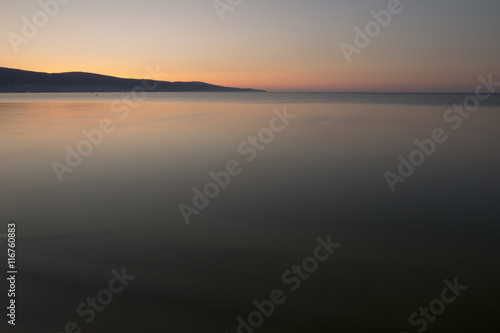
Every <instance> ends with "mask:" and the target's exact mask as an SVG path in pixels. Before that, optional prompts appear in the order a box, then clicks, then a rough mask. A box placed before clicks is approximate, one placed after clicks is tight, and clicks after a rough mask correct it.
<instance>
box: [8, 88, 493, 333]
mask: <svg viewBox="0 0 500 333" xmlns="http://www.w3.org/2000/svg"><path fill="white" fill-rule="evenodd" d="M124 96H125V97H124ZM127 96H128V95H127V94H125V95H122V94H111V93H109V94H101V93H99V94H2V95H0V156H1V157H2V163H0V184H1V188H0V202H1V206H0V207H1V209H0V221H1V222H2V223H1V225H3V226H5V225H6V224H7V223H8V222H9V221H12V220H15V221H16V222H17V258H18V266H19V271H20V274H19V276H18V279H19V281H18V293H17V303H18V307H17V313H18V320H19V326H18V327H16V329H17V332H34V331H47V332H62V331H64V327H65V325H66V323H67V322H69V321H74V322H76V323H77V324H78V325H79V327H80V328H81V329H82V331H83V332H95V333H101V332H132V331H137V332H138V331H148V330H161V331H176V332H237V327H238V321H237V318H238V317H242V318H244V319H246V320H247V318H248V315H249V314H250V313H251V312H253V311H256V307H255V305H254V304H252V303H253V302H254V300H257V301H259V302H261V301H264V300H266V299H270V294H271V292H272V291H273V290H276V289H279V290H281V291H283V295H284V297H285V298H286V301H284V302H283V303H282V304H279V305H276V306H275V309H274V311H273V314H272V315H271V316H269V318H267V317H266V318H264V319H263V323H262V325H260V326H259V327H258V329H256V332H257V331H258V332H332V331H338V332H390V331H392V332H401V331H408V332H416V328H419V327H420V326H413V327H412V326H411V325H410V323H409V322H408V318H409V316H410V315H411V314H412V313H413V312H415V311H418V309H419V308H420V307H427V306H428V305H429V302H431V301H432V300H434V299H436V298H439V297H440V296H441V291H442V289H443V288H444V287H445V286H446V285H445V284H444V283H443V281H444V280H449V281H453V279H454V278H455V277H458V281H459V282H460V284H463V285H467V286H468V288H467V290H465V291H463V293H462V294H461V295H460V296H458V297H457V299H456V301H454V302H453V303H452V304H446V309H445V310H444V312H443V313H442V314H440V315H438V316H437V317H438V319H437V320H436V321H435V322H432V323H429V324H428V325H429V327H428V332H445V331H447V332H448V331H449V332H451V331H453V332H472V331H478V330H480V329H481V327H492V325H493V322H494V320H496V319H495V318H496V313H495V304H496V302H497V300H498V297H499V295H500V290H499V288H498V286H497V285H498V284H497V281H498V279H499V278H500V271H499V270H498V268H497V262H498V260H497V254H498V253H499V250H500V245H499V242H498V236H499V235H500V227H499V225H498V216H499V214H498V213H499V206H498V200H499V194H498V189H499V185H500V176H499V174H498V170H499V167H500V154H499V152H498V148H497V143H498V142H500V131H498V124H499V121H500V97H499V96H498V95H491V96H489V98H488V100H487V101H484V102H482V104H481V106H480V108H479V109H478V110H477V111H475V112H473V113H470V114H469V116H468V117H466V118H464V117H461V118H460V119H461V120H460V126H457V128H456V129H454V128H453V127H454V125H455V126H456V125H458V122H459V120H458V119H456V118H454V120H453V121H452V120H450V118H447V119H448V120H446V119H445V118H443V115H444V114H445V113H446V112H447V110H448V109H449V108H450V107H451V106H453V104H460V103H462V102H463V101H464V99H465V98H466V97H467V96H468V95H467V94H327V93H321V94H311V93H301V94H296V93H295V94H294V93H264V94H260V93H241V94H240V93H237V94H225V93H219V94H204V93H149V94H148V95H147V96H146V98H145V99H144V100H143V101H140V102H138V103H134V102H133V101H131V100H130V99H127V98H126V97H127ZM286 113H288V114H290V115H294V116H296V117H295V118H293V119H292V117H290V118H289V120H288V121H283V120H282V118H279V117H278V118H279V122H278V121H276V123H275V124H277V125H280V126H281V124H282V125H283V127H280V128H282V130H280V131H273V137H272V139H269V138H268V143H267V144H262V143H261V146H263V148H262V149H257V148H255V149H254V153H253V154H250V153H249V150H248V149H250V148H251V147H252V146H251V144H249V143H248V141H249V137H252V136H257V137H258V135H259V133H261V131H262V130H263V129H265V128H270V126H271V125H270V123H271V122H272V120H273V119H274V118H276V117H277V114H281V115H283V114H286ZM455 116H456V115H455ZM103 121H105V123H106V124H107V125H106V126H104V127H103V125H102V124H103ZM103 128H105V129H107V130H108V132H109V133H104V132H103ZM97 129H99V130H100V131H101V132H102V133H103V135H102V138H101V137H100V136H99V135H97V134H95V133H97V132H96V130H97ZM111 129H112V130H111ZM436 129H441V130H442V132H443V133H444V134H443V135H445V136H446V140H445V142H443V143H436V144H435V149H434V152H433V153H432V154H431V156H427V155H425V157H424V161H423V162H422V164H421V165H419V166H416V167H414V171H413V172H412V174H411V176H409V177H405V181H404V182H399V183H397V184H395V189H396V190H395V192H392V191H391V187H390V186H389V184H388V182H387V180H386V177H385V176H384V174H385V173H386V172H387V171H390V172H392V173H394V174H397V173H398V166H399V164H400V161H399V160H398V158H399V156H400V155H401V156H402V157H403V158H405V159H408V160H409V159H410V155H411V154H412V152H414V151H415V150H416V149H418V146H417V145H416V144H415V140H420V141H423V140H426V139H429V138H432V133H433V131H434V130H436ZM85 133H94V139H95V140H97V141H100V142H99V144H97V145H92V146H91V148H90V149H91V151H90V153H88V155H87V156H80V157H81V161H80V163H76V164H78V165H77V166H75V167H73V166H69V164H68V161H67V158H68V157H67V155H68V147H70V149H72V150H74V151H76V152H78V149H79V148H78V147H79V145H81V147H80V148H82V147H84V146H85V144H81V142H82V141H85V140H87V141H89V140H90V139H89V137H88V136H86V134H85ZM245 142H247V143H246V144H245ZM242 144H243V145H244V147H245V148H247V150H246V151H247V153H242V152H241V145H242ZM239 147H240V149H239ZM82 149H85V148H82ZM250 155H254V156H255V159H253V160H251V161H248V158H249V157H250ZM230 161H236V162H238V165H239V167H240V169H241V170H240V171H241V172H239V173H238V174H237V175H234V176H232V177H231V178H230V181H229V183H228V184H227V186H226V187H224V188H219V190H218V192H219V193H218V195H216V196H215V197H214V198H206V201H209V203H208V204H207V206H206V208H203V209H196V207H195V204H193V197H194V196H195V192H193V189H199V190H200V191H201V192H203V190H204V187H205V185H206V184H207V183H210V182H213V177H211V176H210V173H211V172H215V173H219V172H220V171H221V170H226V169H227V164H228V162H230ZM54 162H57V163H58V165H65V166H67V167H68V168H69V169H71V172H64V173H59V176H61V177H62V180H63V181H62V182H60V178H59V177H58V172H57V171H55V169H54ZM59 170H60V169H59ZM180 204H185V205H187V206H190V207H193V209H196V210H197V211H198V214H192V215H191V216H190V224H189V225H187V224H186V222H185V218H184V217H183V216H182V213H181V211H180V210H179V205H180ZM5 232H6V227H3V229H2V230H0V233H5ZM329 235H331V239H332V241H333V242H335V243H340V244H341V246H340V247H339V248H338V249H336V250H335V252H334V253H333V254H331V256H329V258H328V259H327V260H325V261H322V262H318V265H317V268H316V269H314V271H313V272H311V273H308V274H307V275H308V276H307V278H303V279H302V278H301V279H300V286H299V287H298V288H297V289H296V290H291V287H292V286H293V285H294V284H292V283H286V282H285V281H284V280H283V274H284V273H285V272H286V271H287V270H290V269H291V267H292V266H293V265H301V264H302V262H303V260H304V259H305V258H308V257H314V251H315V249H316V247H317V245H318V240H317V239H318V237H320V238H322V239H327V237H328V236H329ZM0 248H2V249H3V250H2V255H1V258H2V264H1V266H0V267H2V268H5V263H6V258H4V257H5V252H6V251H4V250H5V246H4V244H0ZM4 259H5V260H4ZM123 267H125V268H126V272H127V273H128V274H131V275H133V276H135V279H134V280H132V281H130V283H129V285H128V286H126V287H125V288H124V290H123V291H122V292H121V293H118V294H116V295H114V296H113V300H112V302H111V303H110V304H109V305H106V306H105V309H104V310H103V311H102V312H98V311H96V316H95V319H93V320H92V321H91V322H90V323H86V322H85V319H87V316H80V315H79V314H77V311H76V309H77V307H78V306H79V304H81V303H82V302H85V301H86V299H87V297H96V294H97V293H98V292H99V291H100V290H101V289H103V288H107V287H108V282H109V281H110V279H111V278H112V277H113V274H112V273H111V271H112V270H113V269H114V270H117V271H121V269H122V268H123ZM2 290H4V288H3V287H2ZM28 317H29V318H30V321H27V320H23V318H28ZM9 329H11V328H7V332H9ZM12 331H14V330H12Z"/></svg>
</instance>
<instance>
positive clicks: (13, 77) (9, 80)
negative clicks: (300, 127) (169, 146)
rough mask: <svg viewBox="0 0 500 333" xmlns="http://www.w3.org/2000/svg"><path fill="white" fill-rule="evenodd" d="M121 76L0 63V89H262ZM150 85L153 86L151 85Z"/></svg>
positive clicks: (182, 90)
mask: <svg viewBox="0 0 500 333" xmlns="http://www.w3.org/2000/svg"><path fill="white" fill-rule="evenodd" d="M155 82H156V83H157V85H154V84H153V81H147V86H144V80H137V79H122V78H118V77H113V76H106V75H100V74H92V73H83V72H70V73H57V74H49V73H40V72H30V71H23V70H19V69H11V68H3V67H0V92H4V93H6V92H7V93H13V92H119V91H131V90H132V89H134V88H135V87H146V88H149V89H147V90H148V91H157V92H165V91H168V92H189V91H191V92H265V91H264V90H256V89H248V88H247V89H241V88H231V87H222V86H217V85H213V84H208V83H204V82H168V81H155ZM151 87H155V88H154V89H151Z"/></svg>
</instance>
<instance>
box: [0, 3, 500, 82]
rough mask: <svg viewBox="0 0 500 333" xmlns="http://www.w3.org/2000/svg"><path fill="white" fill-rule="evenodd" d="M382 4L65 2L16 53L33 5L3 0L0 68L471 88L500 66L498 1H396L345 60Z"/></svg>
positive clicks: (207, 79) (212, 79)
mask: <svg viewBox="0 0 500 333" xmlns="http://www.w3.org/2000/svg"><path fill="white" fill-rule="evenodd" d="M50 1H55V0H42V2H50ZM60 1H62V0H60ZM226 1H227V0H222V2H226ZM387 4H388V0H243V1H242V3H241V5H239V6H237V7H235V8H234V10H233V11H228V12H226V13H225V14H224V21H221V20H220V18H219V15H218V13H217V11H216V10H215V8H214V6H213V1H212V0H142V1H131V0H106V1H102V0H72V1H70V2H69V3H68V4H65V5H60V10H59V12H58V13H57V14H55V15H54V17H50V18H49V20H48V23H47V24H46V26H44V27H41V28H39V32H38V33H37V34H36V35H35V36H34V37H32V38H27V43H23V44H20V45H19V52H17V53H16V52H15V51H14V48H13V47H12V45H11V41H10V40H9V33H14V34H17V35H19V36H22V28H23V25H24V23H23V21H22V18H23V17H26V18H28V20H29V21H31V22H32V21H33V15H34V14H35V13H37V12H39V11H41V7H40V5H39V4H38V1H36V0H19V1H6V0H2V11H1V12H0V35H1V36H2V38H1V40H0V55H1V58H0V60H1V61H0V67H10V68H18V69H25V70H33V71H43V72H66V71H85V72H93V73H100V74H107V75H113V76H120V77H131V78H142V77H144V76H146V75H147V71H146V67H147V66H150V67H156V66H157V65H159V66H160V67H161V69H162V71H163V72H168V73H169V74H168V75H167V76H165V77H163V79H164V80H166V81H203V82H208V83H213V84H219V85H225V86H236V87H251V88H258V89H267V90H270V91H471V90H473V89H474V87H475V85H476V78H477V77H478V76H479V75H487V74H489V73H493V74H494V76H500V43H499V42H498V40H499V39H498V33H499V31H500V20H499V19H498V17H499V14H500V1H496V0H475V1H472V0H433V1H431V0H418V1H415V0H414V1H410V0H403V1H401V5H402V8H403V10H402V12H401V13H400V14H398V15H395V16H394V17H393V19H392V22H391V23H390V24H389V25H388V26H387V27H385V28H382V29H381V32H380V34H379V35H378V36H375V37H373V39H372V41H371V44H370V45H369V46H368V47H366V48H364V49H362V50H361V53H360V54H354V55H353V56H352V62H351V63H348V62H347V61H346V59H345V57H344V55H343V53H342V51H341V48H340V47H339V44H340V43H341V42H346V43H349V44H353V45H354V42H353V40H354V35H355V32H354V28H355V27H356V26H359V27H360V28H364V27H365V25H366V23H368V22H369V21H371V20H373V18H372V16H371V15H370V11H372V10H375V11H380V10H382V9H386V8H387ZM39 17H41V16H39ZM10 36H12V35H10Z"/></svg>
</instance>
